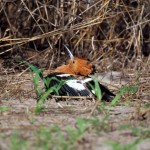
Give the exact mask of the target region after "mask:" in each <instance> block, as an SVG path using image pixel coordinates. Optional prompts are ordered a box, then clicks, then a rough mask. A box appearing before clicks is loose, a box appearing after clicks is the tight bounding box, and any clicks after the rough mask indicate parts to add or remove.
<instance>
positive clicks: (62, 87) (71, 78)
mask: <svg viewBox="0 0 150 150" xmlns="http://www.w3.org/2000/svg"><path fill="white" fill-rule="evenodd" d="M65 47H66V46H65ZM66 50H67V52H68V54H69V56H70V59H69V60H68V63H67V65H62V66H60V67H57V68H56V69H55V70H54V72H53V73H51V74H49V75H48V76H46V77H45V78H46V79H51V81H50V83H49V84H48V85H46V86H45V87H46V89H49V88H51V87H53V86H55V87H59V89H58V91H57V92H55V91H54V93H53V94H55V95H59V96H87V97H95V96H96V95H95V94H96V93H95V91H94V88H95V87H94V86H95V82H94V80H93V78H92V77H90V76H89V75H91V74H93V73H94V72H95V67H94V66H93V65H92V64H91V63H90V62H89V61H88V60H86V59H83V58H78V57H74V56H73V55H72V53H71V52H70V50H69V49H68V48H67V47H66ZM93 87H94V88H93ZM98 88H100V90H101V93H102V100H105V101H109V102H110V101H111V100H112V97H114V96H115V95H114V94H113V93H112V92H110V91H109V90H108V88H107V87H105V86H104V85H102V84H100V83H98Z"/></svg>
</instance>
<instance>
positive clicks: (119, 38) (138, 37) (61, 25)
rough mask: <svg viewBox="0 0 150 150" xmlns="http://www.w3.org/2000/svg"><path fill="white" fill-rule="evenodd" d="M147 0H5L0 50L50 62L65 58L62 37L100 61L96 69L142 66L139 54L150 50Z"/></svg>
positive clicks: (77, 51)
mask: <svg viewBox="0 0 150 150" xmlns="http://www.w3.org/2000/svg"><path fill="white" fill-rule="evenodd" d="M148 2H149V1H148V0H147V1H145V2H142V1H137V2H134V3H130V1H127V0H117V1H110V0H105V1H103V0H100V1H99V0H94V1H86V0H83V1H75V0H74V1H65V0H62V1H58V0H57V1H52V0H47V1H38V0H36V1H33V2H30V1H22V0H21V1H12V2H7V1H6V2H5V1H4V2H2V3H1V4H0V7H1V11H0V16H1V24H2V26H1V37H0V41H1V45H0V48H1V51H0V55H2V58H13V59H15V60H22V59H24V60H30V62H33V63H35V64H38V65H40V66H42V67H48V68H49V67H51V66H52V67H55V65H56V64H58V62H61V60H64V59H62V58H63V54H64V53H63V46H62V44H64V43H67V44H68V45H69V47H70V48H71V49H72V52H73V53H74V54H75V55H77V56H82V57H86V58H90V59H91V60H92V61H93V63H97V66H99V65H100V66H102V67H101V68H100V67H99V68H98V69H99V70H100V71H102V70H110V69H111V70H112V69H113V70H120V68H124V67H131V68H134V69H135V70H141V68H142V67H143V64H144V63H147V64H149V58H148V57H147V58H146V59H145V57H144V56H148V55H149V34H148V33H149V31H150V26H149V22H150V15H149V12H148V6H147V3H148ZM41 52H42V54H41ZM39 53H40V54H39ZM41 55H42V56H41ZM40 56H41V57H40ZM60 58H61V60H60ZM37 59H38V60H40V61H37ZM54 60H56V61H54ZM13 62H14V61H13ZM11 65H12V63H11ZM144 67H147V66H146V65H144ZM15 68H17V67H15Z"/></svg>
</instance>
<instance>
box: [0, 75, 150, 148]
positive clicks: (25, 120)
mask: <svg viewBox="0 0 150 150" xmlns="http://www.w3.org/2000/svg"><path fill="white" fill-rule="evenodd" d="M147 82H148V81H147ZM0 84H1V89H0V90H1V98H0V106H7V107H8V108H9V109H8V110H7V111H4V112H1V113H0V132H1V136H3V137H4V138H1V139H0V149H2V150H3V149H9V146H8V145H9V142H8V140H7V138H9V137H10V136H11V135H12V133H13V132H14V130H19V132H20V133H21V134H22V136H23V137H26V138H29V137H30V138H31V137H34V136H33V133H34V132H35V131H36V130H38V129H39V128H40V127H41V126H45V127H50V126H53V125H58V126H60V128H61V129H62V130H65V128H66V127H67V126H71V127H73V128H74V127H75V124H76V119H77V118H90V117H91V112H92V110H93V108H94V107H95V103H94V102H93V101H91V100H88V99H79V100H74V99H68V100H66V101H61V102H60V104H61V105H62V106H63V108H60V107H59V106H58V104H57V103H56V102H55V100H54V99H49V100H47V101H45V103H44V108H45V109H44V110H43V111H42V112H40V113H39V114H35V113H34V110H35V107H36V101H37V99H36V95H35V92H34V88H33V83H32V78H31V76H30V75H29V74H28V73H24V74H22V75H20V74H19V75H18V74H14V75H2V76H1V78H0ZM116 84H117V82H116ZM115 92H117V91H115ZM141 97H142V96H141ZM143 97H144V98H143V99H131V100H130V99H128V100H126V99H125V98H122V99H121V100H120V102H118V104H117V105H115V106H114V107H111V106H110V104H109V103H105V110H102V109H100V110H97V109H95V111H94V113H93V116H95V117H97V118H99V119H104V117H106V116H108V118H109V119H107V120H106V122H107V123H106V124H104V125H103V130H101V129H100V130H101V133H100V134H99V133H96V132H95V130H94V129H93V130H90V131H87V132H85V134H84V136H83V138H82V140H80V141H79V142H77V143H76V147H77V149H81V150H82V149H87V150H88V149H89V150H91V149H92V150H99V149H100V150H111V149H112V147H111V146H108V145H107V144H106V143H107V142H109V141H116V142H119V143H122V144H128V143H133V142H134V141H135V140H136V139H138V138H143V140H142V141H141V142H139V143H138V145H137V147H138V149H139V150H149V149H150V136H149V135H147V136H146V137H142V135H140V134H139V135H136V134H134V133H133V132H132V130H131V128H126V129H123V130H121V129H120V128H121V127H122V126H130V127H133V128H139V129H142V130H149V129H150V108H145V107H144V105H145V104H148V103H149V102H150V99H149V93H147V95H146V96H145V95H144V96H143ZM105 112H107V113H108V114H107V115H106V114H105ZM105 125H106V127H105ZM100 130H97V132H98V131H100ZM143 136H144V135H143Z"/></svg>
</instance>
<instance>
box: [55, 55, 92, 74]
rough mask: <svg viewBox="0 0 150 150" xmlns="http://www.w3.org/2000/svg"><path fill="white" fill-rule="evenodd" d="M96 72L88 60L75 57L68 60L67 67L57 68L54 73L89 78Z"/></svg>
mask: <svg viewBox="0 0 150 150" xmlns="http://www.w3.org/2000/svg"><path fill="white" fill-rule="evenodd" d="M93 71H94V68H93V65H92V64H91V63H89V61H88V60H86V59H83V58H78V57H74V58H73V59H69V60H68V64H67V65H62V66H60V67H57V68H56V69H55V70H54V72H59V73H67V74H71V75H81V76H87V75H89V74H91V73H92V72H93Z"/></svg>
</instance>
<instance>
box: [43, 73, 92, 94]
mask: <svg viewBox="0 0 150 150" xmlns="http://www.w3.org/2000/svg"><path fill="white" fill-rule="evenodd" d="M46 78H51V79H52V78H53V79H52V80H51V82H50V84H49V86H48V87H47V88H50V87H53V86H56V87H57V86H59V85H60V82H63V84H62V85H61V87H60V89H59V90H58V93H59V95H60V96H91V92H90V91H89V90H88V89H87V88H86V87H85V86H84V84H83V83H82V82H81V81H80V80H78V79H76V78H75V77H74V76H72V75H70V74H62V73H53V74H50V75H48V76H47V77H46Z"/></svg>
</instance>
